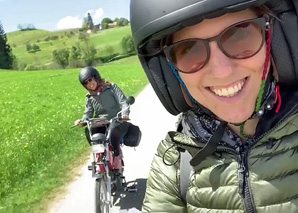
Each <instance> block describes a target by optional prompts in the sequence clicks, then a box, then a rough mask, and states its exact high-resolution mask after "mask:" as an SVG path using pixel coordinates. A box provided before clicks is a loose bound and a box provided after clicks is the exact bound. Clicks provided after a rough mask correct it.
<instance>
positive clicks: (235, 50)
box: [220, 22, 263, 59]
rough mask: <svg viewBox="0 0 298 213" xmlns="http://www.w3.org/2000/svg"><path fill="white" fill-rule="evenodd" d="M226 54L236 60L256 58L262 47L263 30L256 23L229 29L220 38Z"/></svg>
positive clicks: (246, 23) (247, 23) (242, 24)
mask: <svg viewBox="0 0 298 213" xmlns="http://www.w3.org/2000/svg"><path fill="white" fill-rule="evenodd" d="M220 44H221V47H222V49H223V51H224V53H225V54H226V55H227V56H229V57H231V58H235V59H245V58H249V57H252V56H254V55H255V54H256V53H257V52H258V51H259V50H260V48H261V47H262V44H263V32H262V28H261V27H260V26H259V25H258V24H256V23H254V22H245V23H241V24H239V25H236V26H233V27H231V28H229V29H227V30H226V31H225V32H224V33H223V34H222V36H221V38H220Z"/></svg>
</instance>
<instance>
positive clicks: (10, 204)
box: [0, 56, 148, 213]
mask: <svg viewBox="0 0 298 213" xmlns="http://www.w3.org/2000/svg"><path fill="white" fill-rule="evenodd" d="M98 69H99V70H100V73H101V75H102V76H103V77H104V78H106V79H107V80H109V81H111V82H114V83H117V85H119V86H120V87H121V89H122V90H123V91H124V93H125V94H126V95H127V96H130V95H133V96H135V97H136V96H137V95H138V94H139V93H140V92H141V91H142V89H143V88H144V87H145V86H146V85H147V84H148V80H147V78H146V76H145V73H144V71H143V70H142V67H141V65H140V63H139V61H138V58H137V57H136V56H132V57H129V58H125V59H122V60H118V61H114V62H111V63H108V64H105V65H103V66H100V67H98ZM79 71H80V70H79V69H65V70H47V71H32V72H18V71H11V70H9V71H7V70H0V90H1V91H2V95H1V97H0V111H1V118H0V122H1V126H0V138H1V143H0V156H1V157H0V158H1V160H0V177H1V178H0V213H2V212H3V213H4V212H5V213H16V212H17V213H28V212H30V213H35V212H36V213H37V212H38V213H39V212H46V208H47V205H48V202H49V200H50V198H51V196H52V193H53V192H55V189H57V188H59V187H60V186H62V185H64V184H65V183H67V182H68V181H71V180H72V179H73V178H74V176H75V174H76V173H75V170H74V168H76V167H77V165H79V164H80V163H81V160H82V159H83V160H84V159H86V156H89V155H90V147H89V145H88V143H87V142H86V138H85V136H84V131H83V129H79V128H76V129H75V128H73V129H71V128H70V126H71V125H73V123H74V121H75V120H76V119H79V118H81V117H82V113H83V111H84V105H85V95H86V90H85V89H84V88H83V87H82V85H80V83H79V81H78V74H79ZM11 79H16V80H15V81H11ZM90 181H93V180H92V178H91V173H90ZM90 193H92V192H90Z"/></svg>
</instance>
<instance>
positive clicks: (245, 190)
mask: <svg viewBox="0 0 298 213" xmlns="http://www.w3.org/2000/svg"><path fill="white" fill-rule="evenodd" d="M149 5H150V7H149ZM296 6H297V4H295V1H292V0H286V1H283V2H282V3H281V2H280V1H278V0H251V1H244V0H236V1H235V0H233V1H228V0H227V1H212V0H194V1H191V2H189V1H187V2H185V1H183V2H182V1H178V0H171V1H163V2H162V3H161V2H158V4H157V3H156V4H154V3H152V2H151V1H149V0H147V1H142V3H139V1H137V0H132V1H131V8H130V9H131V28H132V33H133V37H134V40H135V45H136V47H137V50H138V54H139V58H140V61H141V63H142V65H143V68H144V70H145V72H146V74H147V76H148V78H149V80H150V82H151V84H152V86H153V87H154V89H155V92H156V93H157V95H158V97H159V98H160V100H161V102H162V103H163V105H164V106H165V108H166V109H167V110H168V111H169V112H170V113H172V114H179V113H181V120H180V122H179V125H178V128H177V130H178V131H177V132H169V133H168V136H167V137H166V139H165V140H163V141H162V142H161V143H160V145H159V147H158V150H157V154H156V156H155V157H154V160H153V162H152V167H151V172H150V174H149V177H148V183H147V193H146V197H145V200H144V205H143V212H161V211H162V212H206V211H208V212H209V211H212V212H213V211H214V212H249V213H253V212H297V211H298V207H297V199H296V198H297V196H298V186H297V187H293V185H295V182H297V181H298V178H297V174H298V173H297V171H298V167H297V166H296V163H295V162H296V161H297V160H298V154H293V153H296V151H295V150H296V147H297V146H298V139H297V138H298V128H297V126H298V114H297V112H298V104H297V100H298V88H297V86H296V85H297V83H298V78H297V76H298V75H297V74H298V69H296V68H295V67H297V66H293V65H296V64H298V60H297V55H298V50H297V43H296V38H297V36H298V35H297V34H295V35H293V34H292V33H290V30H291V29H290V28H292V27H293V28H295V30H296V32H298V25H297V22H296V19H297V16H296V11H298V8H296ZM144 8H146V9H144ZM144 14H146V15H144ZM293 23H295V24H293ZM281 25H282V26H281ZM289 26H291V27H289ZM281 29H283V31H282V30H281ZM281 44H283V45H284V46H282V45H281ZM285 55H287V56H288V57H284V56H285ZM286 58H287V59H286ZM165 85H166V87H165ZM290 86H294V87H290ZM281 100H282V101H283V104H281ZM185 150H186V153H189V155H190V159H191V160H190V162H189V163H190V165H191V166H192V167H191V168H192V173H191V174H192V175H191V176H190V182H189V183H186V184H185V182H180V178H181V179H182V178H183V177H184V176H186V177H189V174H188V173H184V172H183V171H184V170H183V169H184V168H185V167H190V165H189V163H188V162H187V161H185V162H184V161H183V159H184V156H185V155H184V154H182V153H184V151H185ZM280 153H283V154H280ZM276 162H279V164H278V165H277V164H276ZM281 162H282V163H281ZM179 176H180V178H179ZM177 177H178V178H177ZM280 177H283V178H282V179H281V178H280ZM160 180H163V181H160ZM184 184H185V185H186V188H187V190H183V186H184ZM273 188H274V189H273ZM184 193H186V195H185V196H184Z"/></svg>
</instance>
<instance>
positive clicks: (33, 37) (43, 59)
mask: <svg viewBox="0 0 298 213" xmlns="http://www.w3.org/2000/svg"><path fill="white" fill-rule="evenodd" d="M66 34H67V35H71V36H70V37H69V36H65V35H66ZM61 35H64V37H63V38H62V39H61V38H60V36H61ZM127 35H131V30H130V27H129V26H124V27H116V28H111V29H107V30H102V31H100V32H99V33H91V34H88V37H89V43H90V44H92V45H94V48H95V49H96V51H97V53H96V56H95V64H96V63H100V60H99V58H100V57H107V58H111V57H109V56H108V54H109V53H108V51H106V50H107V48H106V47H107V46H111V47H113V49H114V54H116V55H122V54H123V49H122V47H121V40H122V38H123V37H124V36H127ZM52 36H56V37H58V39H57V40H49V41H45V39H46V38H47V37H49V38H51V37H52ZM78 36H79V30H78V29H71V30H62V31H55V32H48V31H44V30H32V31H15V32H12V33H8V34H7V38H8V41H9V43H10V44H14V45H15V47H13V48H12V52H13V54H14V55H15V56H16V57H17V59H18V63H19V64H20V65H19V66H17V67H18V69H19V70H24V68H25V67H26V65H27V64H34V65H36V66H37V67H44V69H60V68H61V66H60V65H59V66H58V64H56V63H54V62H53V56H52V53H53V51H54V50H56V49H60V48H62V47H64V48H67V49H69V50H70V49H71V47H72V46H76V45H77V44H79V45H85V44H84V40H79V39H78ZM54 38H55V37H54ZM37 40H39V41H40V42H39V43H37ZM26 42H29V43H30V44H31V45H33V44H34V43H36V44H38V46H39V47H40V51H38V52H27V51H26ZM63 42H64V43H65V45H64V44H63ZM70 64H71V63H70ZM24 65H25V66H24ZM70 67H72V66H70ZM74 67H76V66H74ZM22 68H23V69H22Z"/></svg>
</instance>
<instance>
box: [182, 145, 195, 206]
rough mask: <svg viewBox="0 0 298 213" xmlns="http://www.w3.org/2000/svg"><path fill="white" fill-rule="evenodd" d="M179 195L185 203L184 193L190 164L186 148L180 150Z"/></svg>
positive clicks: (187, 183) (187, 182)
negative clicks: (182, 150)
mask: <svg viewBox="0 0 298 213" xmlns="http://www.w3.org/2000/svg"><path fill="white" fill-rule="evenodd" d="M180 156H181V157H180V195H181V199H182V200H183V202H184V203H186V193H187V189H188V186H189V180H190V172H191V170H192V166H191V165H190V163H189V161H190V160H191V158H192V157H191V155H190V154H189V152H188V151H187V150H185V151H184V152H180Z"/></svg>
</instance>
